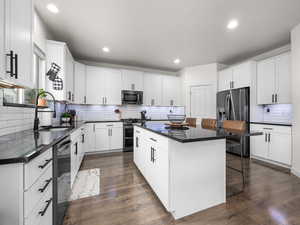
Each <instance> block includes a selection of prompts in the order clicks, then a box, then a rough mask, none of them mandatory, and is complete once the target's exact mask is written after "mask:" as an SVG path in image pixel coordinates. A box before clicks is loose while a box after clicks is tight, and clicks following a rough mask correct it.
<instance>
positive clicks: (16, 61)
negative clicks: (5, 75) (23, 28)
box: [14, 54, 18, 79]
mask: <svg viewBox="0 0 300 225" xmlns="http://www.w3.org/2000/svg"><path fill="white" fill-rule="evenodd" d="M14 59H15V73H14V76H15V78H16V79H18V54H15V57H14Z"/></svg>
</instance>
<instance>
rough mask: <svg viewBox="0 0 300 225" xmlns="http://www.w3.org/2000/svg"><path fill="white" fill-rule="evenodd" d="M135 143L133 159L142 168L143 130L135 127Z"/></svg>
mask: <svg viewBox="0 0 300 225" xmlns="http://www.w3.org/2000/svg"><path fill="white" fill-rule="evenodd" d="M133 141H134V143H133V146H134V147H133V161H134V163H135V165H136V166H137V167H138V168H139V170H141V165H142V164H141V156H142V154H141V150H142V149H141V131H140V130H138V129H137V128H134V140H133Z"/></svg>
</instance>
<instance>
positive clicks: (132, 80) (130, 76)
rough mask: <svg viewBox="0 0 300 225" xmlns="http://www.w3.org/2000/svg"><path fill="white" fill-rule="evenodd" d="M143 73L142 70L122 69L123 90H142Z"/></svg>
mask: <svg viewBox="0 0 300 225" xmlns="http://www.w3.org/2000/svg"><path fill="white" fill-rule="evenodd" d="M143 75H144V73H143V72H142V71H135V70H122V88H123V90H131V91H143V90H144V82H143V80H144V79H143Z"/></svg>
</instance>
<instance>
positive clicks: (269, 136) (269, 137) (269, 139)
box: [268, 134, 271, 142]
mask: <svg viewBox="0 0 300 225" xmlns="http://www.w3.org/2000/svg"><path fill="white" fill-rule="evenodd" d="M270 141H271V134H269V135H268V142H270Z"/></svg>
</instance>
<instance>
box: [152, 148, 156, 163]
mask: <svg viewBox="0 0 300 225" xmlns="http://www.w3.org/2000/svg"><path fill="white" fill-rule="evenodd" d="M155 152H156V149H155V148H153V161H152V162H153V163H154V162H155V160H156V159H155Z"/></svg>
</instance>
